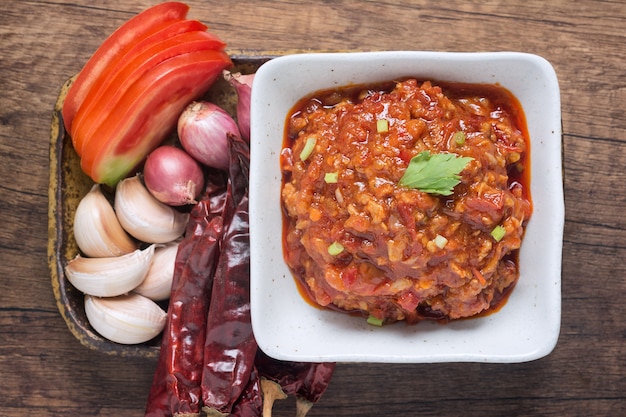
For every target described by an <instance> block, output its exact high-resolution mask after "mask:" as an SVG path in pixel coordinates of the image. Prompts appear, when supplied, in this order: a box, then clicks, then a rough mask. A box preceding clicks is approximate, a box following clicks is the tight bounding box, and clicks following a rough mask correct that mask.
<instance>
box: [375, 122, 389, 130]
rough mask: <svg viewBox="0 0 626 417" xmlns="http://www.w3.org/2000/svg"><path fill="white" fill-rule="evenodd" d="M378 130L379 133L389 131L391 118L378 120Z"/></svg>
mask: <svg viewBox="0 0 626 417" xmlns="http://www.w3.org/2000/svg"><path fill="white" fill-rule="evenodd" d="M376 132H378V133H386V132H389V120H387V119H378V120H376Z"/></svg>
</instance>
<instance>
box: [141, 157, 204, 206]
mask: <svg viewBox="0 0 626 417" xmlns="http://www.w3.org/2000/svg"><path fill="white" fill-rule="evenodd" d="M143 179H144V183H145V185H146V188H147V189H148V190H149V191H150V193H151V194H152V195H153V196H154V197H155V198H156V199H157V200H159V201H161V202H162V203H165V204H168V205H170V206H184V205H187V204H195V203H196V202H197V198H198V197H199V196H200V193H201V192H202V189H203V187H204V173H203V171H202V167H201V166H200V164H199V163H198V162H197V161H196V160H195V159H194V158H192V157H191V156H190V155H189V154H188V153H186V152H185V151H183V150H182V149H179V148H177V147H175V146H171V145H163V146H160V147H158V148H156V149H155V150H154V151H152V152H151V153H150V155H148V157H147V158H146V162H145V164H144V169H143Z"/></svg>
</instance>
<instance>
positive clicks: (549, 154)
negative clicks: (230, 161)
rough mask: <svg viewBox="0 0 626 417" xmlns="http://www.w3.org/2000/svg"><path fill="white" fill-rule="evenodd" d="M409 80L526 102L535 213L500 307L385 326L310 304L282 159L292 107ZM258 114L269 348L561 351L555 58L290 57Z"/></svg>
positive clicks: (488, 358) (330, 354) (265, 76)
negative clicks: (283, 199) (489, 87)
mask: <svg viewBox="0 0 626 417" xmlns="http://www.w3.org/2000/svg"><path fill="white" fill-rule="evenodd" d="M404 76H415V77H418V78H421V79H436V80H446V81H459V82H471V83H499V84H501V85H502V86H504V87H506V88H507V89H508V90H509V91H511V92H512V93H513V94H514V95H515V96H516V97H517V98H518V99H519V101H520V102H521V105H522V107H523V109H524V112H525V115H526V121H527V125H528V130H529V134H530V141H531V173H532V174H531V193H532V198H533V203H534V212H533V217H532V218H531V220H530V222H529V223H528V228H527V230H526V235H525V238H524V242H523V245H522V248H521V251H520V278H519V282H518V284H517V286H516V288H515V289H514V291H513V293H512V294H511V296H510V298H509V300H508V302H507V303H506V305H505V306H504V307H503V308H502V309H501V310H500V311H498V312H497V313H494V314H491V315H487V316H485V317H481V318H475V319H469V320H462V321H456V322H451V323H448V324H445V325H442V324H436V323H432V322H422V323H419V324H417V325H406V324H403V323H397V324H394V325H388V326H383V327H382V328H379V327H374V326H370V325H368V324H366V322H365V320H363V319H362V318H357V317H353V316H350V315H347V314H342V313H338V312H333V311H329V310H322V309H318V308H315V307H312V306H311V305H309V304H308V303H307V302H306V301H305V300H304V299H303V298H302V297H301V296H300V294H299V292H298V290H297V287H296V284H295V282H294V278H293V277H292V275H291V273H290V271H289V269H288V268H287V266H286V265H285V263H284V261H283V255H282V236H281V227H282V226H281V224H282V218H281V203H280V184H281V173H280V168H279V154H280V149H281V145H282V142H283V134H284V123H285V118H286V115H287V113H288V112H289V111H290V109H291V108H292V107H293V105H294V104H295V103H296V102H297V101H298V100H299V99H301V98H302V97H304V96H306V95H308V94H311V93H313V92H315V91H318V90H320V89H326V88H331V87H334V86H344V85H348V84H354V83H356V84H362V83H369V82H377V81H388V80H392V79H394V78H399V77H404ZM251 117H252V119H251V123H252V139H251V164H252V165H251V171H250V227H251V254H252V266H251V268H252V270H251V284H252V289H251V308H252V325H253V329H254V334H255V337H256V339H257V342H258V344H259V346H260V348H261V349H262V350H263V351H265V352H266V353H267V354H268V355H270V356H273V357H275V358H278V359H284V360H295V361H339V362H396V363H399V362H431V363H432V362H525V361H530V360H534V359H538V358H541V357H543V356H545V355H547V354H549V353H550V352H551V351H552V350H553V349H554V347H555V345H556V342H557V339H558V336H559V330H560V320H561V251H562V238H563V222H564V203H563V188H562V172H561V113H560V93H559V86H558V81H557V77H556V74H555V72H554V70H553V68H552V66H551V65H550V64H549V63H548V62H547V61H546V60H544V59H543V58H540V57H538V56H536V55H530V54H523V53H511V52H499V53H440V52H415V51H413V52H410V51H400V52H363V53H360V52H359V53H319V54H301V55H289V56H284V57H280V58H276V59H273V60H271V61H269V62H268V63H266V64H264V65H263V66H262V67H261V68H260V69H259V70H258V72H257V73H256V76H255V80H254V87H253V92H252V115H251Z"/></svg>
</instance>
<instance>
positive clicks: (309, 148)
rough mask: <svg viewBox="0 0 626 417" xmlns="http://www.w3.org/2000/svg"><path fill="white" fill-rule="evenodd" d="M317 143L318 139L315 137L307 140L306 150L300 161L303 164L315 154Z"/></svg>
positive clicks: (301, 153) (303, 150)
mask: <svg viewBox="0 0 626 417" xmlns="http://www.w3.org/2000/svg"><path fill="white" fill-rule="evenodd" d="M316 143H317V138H316V137H315V136H313V135H311V136H309V137H308V138H306V142H305V143H304V148H302V152H300V160H301V161H302V162H304V161H306V160H307V159H308V157H309V156H311V154H312V153H313V150H314V149H315V144H316Z"/></svg>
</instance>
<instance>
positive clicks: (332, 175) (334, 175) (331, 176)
mask: <svg viewBox="0 0 626 417" xmlns="http://www.w3.org/2000/svg"><path fill="white" fill-rule="evenodd" d="M338 180H339V173H338V172H327V173H326V174H324V182H326V184H335V183H336V182H337V181H338Z"/></svg>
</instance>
